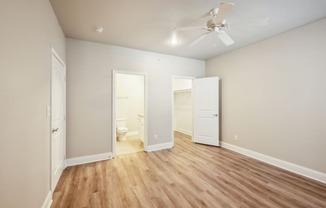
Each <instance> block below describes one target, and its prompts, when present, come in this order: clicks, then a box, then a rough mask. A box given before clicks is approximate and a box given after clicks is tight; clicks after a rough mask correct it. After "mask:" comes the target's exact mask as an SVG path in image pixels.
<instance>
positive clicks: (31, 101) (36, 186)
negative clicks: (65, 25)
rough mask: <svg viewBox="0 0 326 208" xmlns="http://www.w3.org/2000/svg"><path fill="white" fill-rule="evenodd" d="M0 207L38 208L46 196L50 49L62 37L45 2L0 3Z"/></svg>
mask: <svg viewBox="0 0 326 208" xmlns="http://www.w3.org/2000/svg"><path fill="white" fill-rule="evenodd" d="M0 27H1V33H0V167H1V170H0V207H6V208H16V207H24V208H35V207H41V206H42V204H43V202H44V200H45V198H46V196H47V194H48V193H49V191H50V117H46V107H47V106H50V72H51V71H50V70H51V46H53V47H54V48H55V50H56V51H57V52H58V53H59V54H60V56H61V57H62V58H63V59H64V60H65V50H66V49H65V37H64V35H63V33H62V30H61V28H60V26H59V24H58V22H57V19H56V17H55V15H54V12H53V10H52V7H51V5H50V3H49V1H47V0H45V1H44V0H29V1H19V0H8V1H0Z"/></svg>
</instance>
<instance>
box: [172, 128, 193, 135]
mask: <svg viewBox="0 0 326 208" xmlns="http://www.w3.org/2000/svg"><path fill="white" fill-rule="evenodd" d="M175 131H177V132H180V133H183V134H186V135H188V136H192V132H191V131H188V130H185V129H180V128H175Z"/></svg>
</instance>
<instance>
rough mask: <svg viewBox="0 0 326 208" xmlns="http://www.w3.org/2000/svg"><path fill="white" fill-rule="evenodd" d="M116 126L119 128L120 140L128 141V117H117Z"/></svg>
mask: <svg viewBox="0 0 326 208" xmlns="http://www.w3.org/2000/svg"><path fill="white" fill-rule="evenodd" d="M116 128H117V137H118V141H126V140H127V137H126V134H127V133H128V128H127V119H126V118H119V119H117V121H116Z"/></svg>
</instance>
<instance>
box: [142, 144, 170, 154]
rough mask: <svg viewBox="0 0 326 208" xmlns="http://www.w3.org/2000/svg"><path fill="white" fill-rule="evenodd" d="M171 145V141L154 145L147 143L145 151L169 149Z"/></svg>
mask: <svg viewBox="0 0 326 208" xmlns="http://www.w3.org/2000/svg"><path fill="white" fill-rule="evenodd" d="M172 147H173V143H172V142H168V143H162V144H155V145H147V148H146V149H145V151H146V152H153V151H158V150H163V149H171V148H172Z"/></svg>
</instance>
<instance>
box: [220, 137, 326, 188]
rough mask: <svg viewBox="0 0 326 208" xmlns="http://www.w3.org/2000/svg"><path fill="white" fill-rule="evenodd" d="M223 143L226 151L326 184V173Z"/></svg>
mask: <svg viewBox="0 0 326 208" xmlns="http://www.w3.org/2000/svg"><path fill="white" fill-rule="evenodd" d="M221 143H222V147H224V148H226V149H229V150H232V151H235V152H238V153H240V154H243V155H246V156H249V157H252V158H254V159H257V160H260V161H263V162H265V163H268V164H271V165H274V166H276V167H279V168H282V169H285V170H288V171H291V172H293V173H296V174H299V175H302V176H305V177H308V178H311V179H314V180H316V181H320V182H322V183H326V174H325V173H322V172H319V171H316V170H313V169H310V168H306V167H303V166H300V165H297V164H294V163H290V162H287V161H284V160H280V159H277V158H275V157H271V156H268V155H264V154H261V153H258V152H255V151H252V150H248V149H245V148H242V147H239V146H236V145H233V144H229V143H226V142H221Z"/></svg>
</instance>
